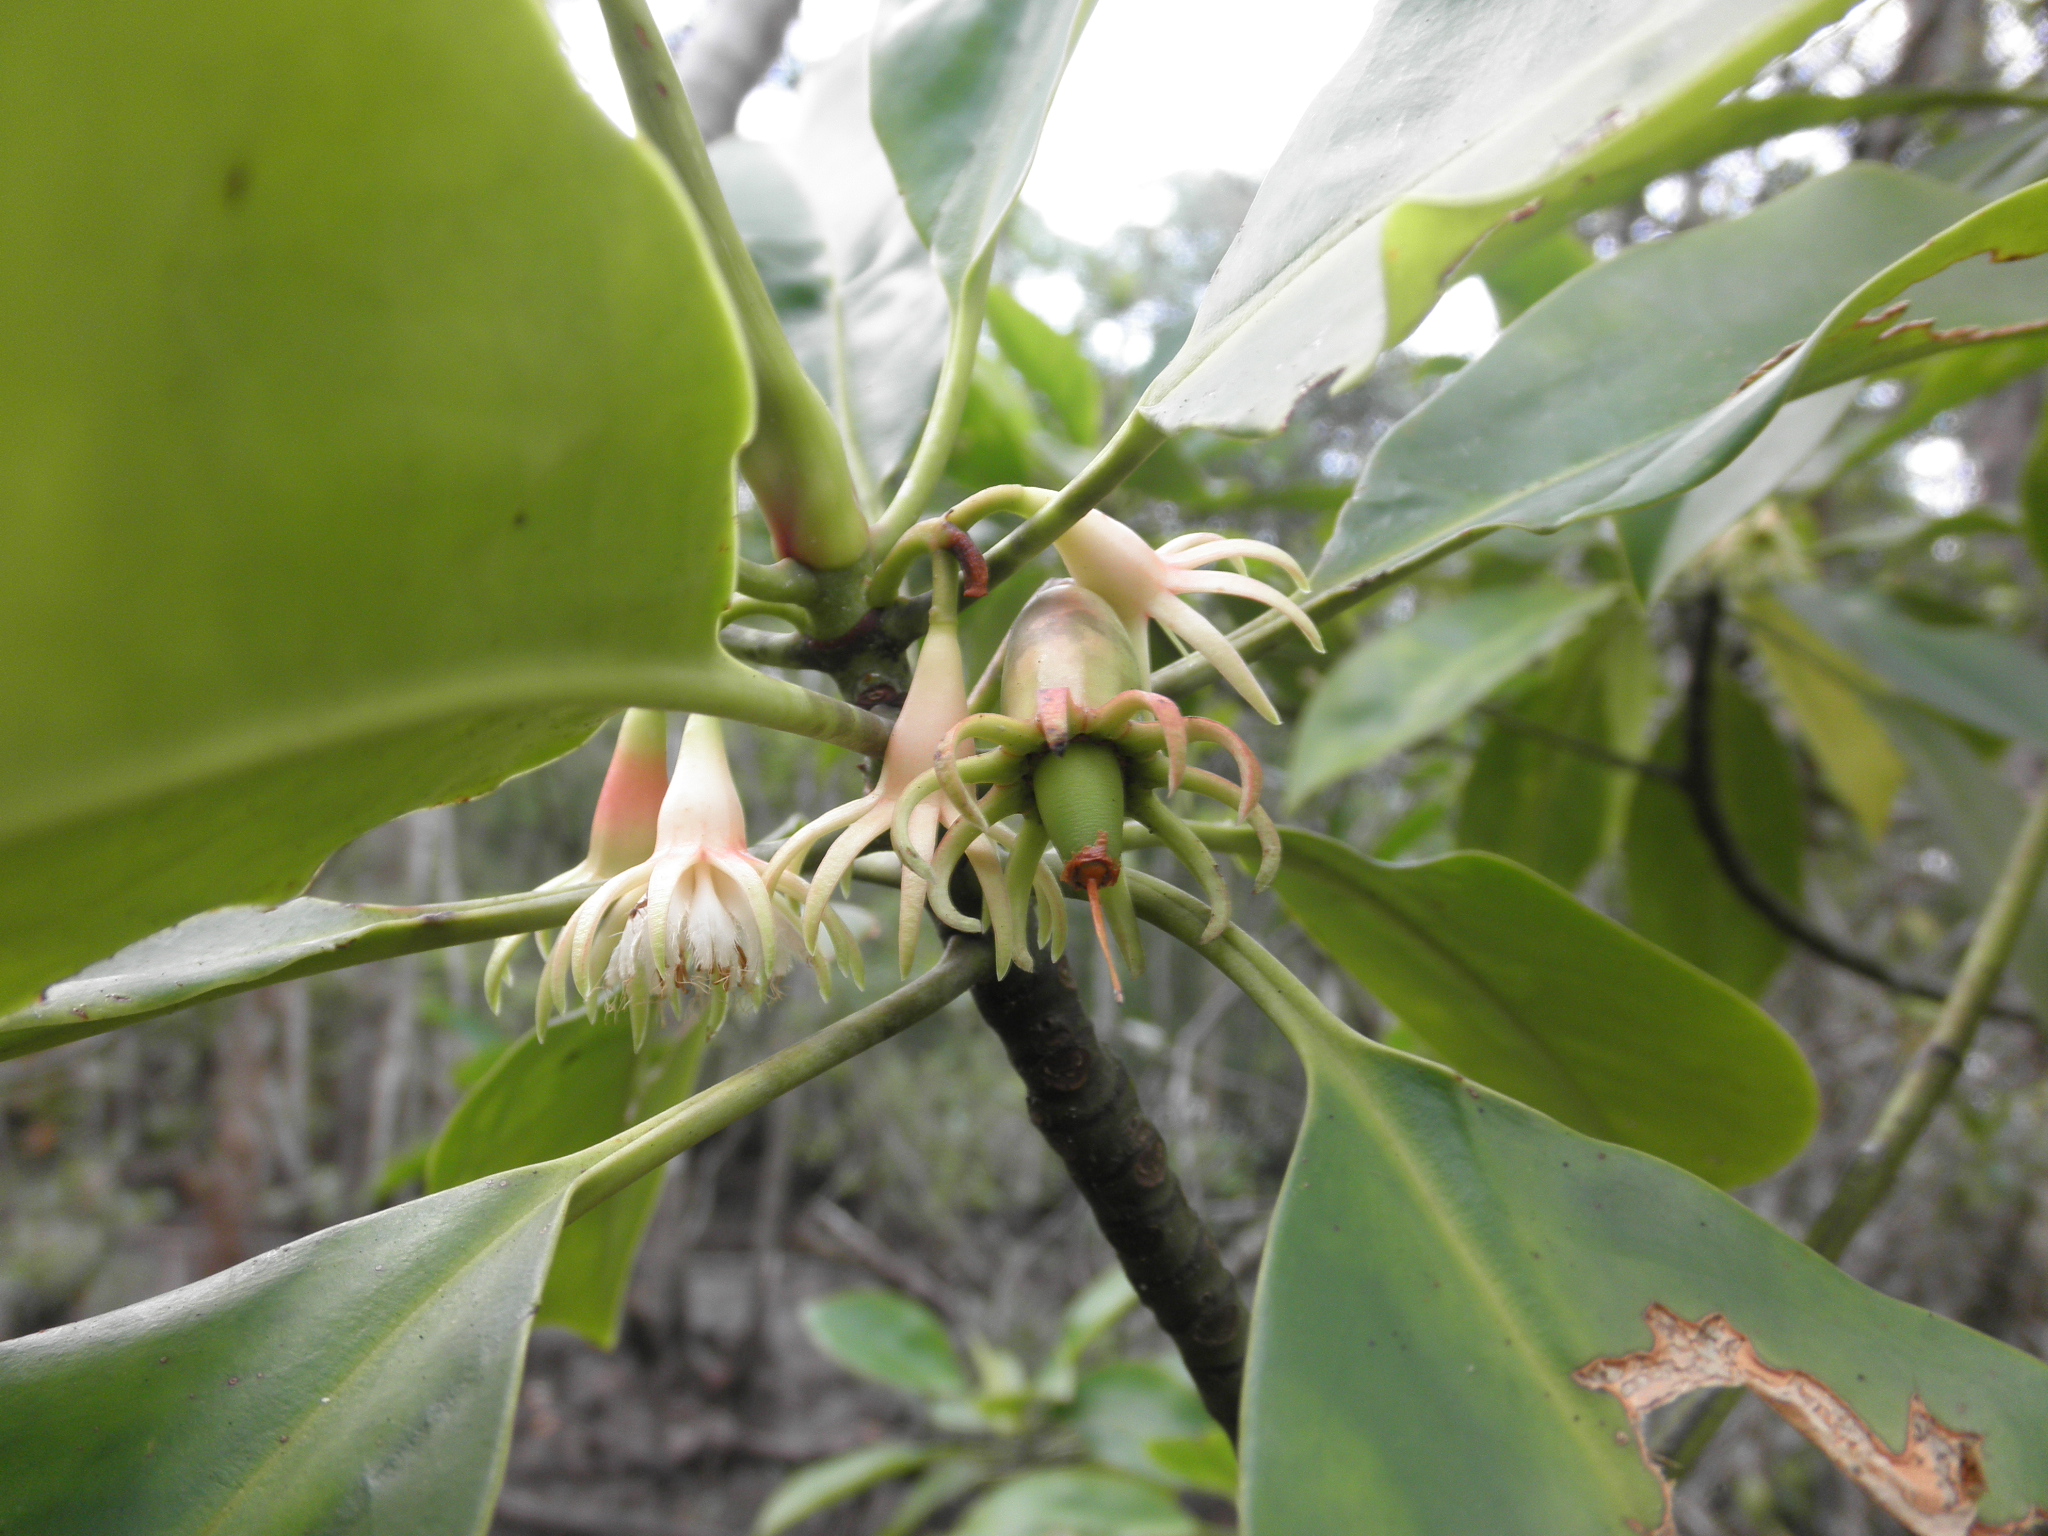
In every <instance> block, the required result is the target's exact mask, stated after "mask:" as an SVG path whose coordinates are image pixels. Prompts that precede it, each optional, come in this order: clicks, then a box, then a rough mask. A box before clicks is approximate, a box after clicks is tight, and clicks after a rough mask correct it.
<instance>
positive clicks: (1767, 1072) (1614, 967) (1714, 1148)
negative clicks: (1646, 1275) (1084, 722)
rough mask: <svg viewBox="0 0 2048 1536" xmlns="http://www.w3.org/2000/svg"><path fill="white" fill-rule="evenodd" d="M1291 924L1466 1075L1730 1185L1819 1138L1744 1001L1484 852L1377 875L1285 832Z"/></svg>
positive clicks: (1382, 869) (1801, 1079)
mask: <svg viewBox="0 0 2048 1536" xmlns="http://www.w3.org/2000/svg"><path fill="white" fill-rule="evenodd" d="M1283 836H1284V838H1285V840H1286V859H1285V862H1284V864H1283V865H1282V867H1281V872H1280V878H1279V880H1278V882H1277V884H1276V889H1277V890H1278V891H1279V893H1280V899H1281V900H1282V901H1283V902H1285V903H1286V906H1287V913H1288V916H1289V917H1290V918H1292V919H1293V920H1294V921H1295V922H1296V923H1299V924H1300V925H1301V927H1302V929H1303V931H1304V932H1306V933H1307V934H1308V936H1309V937H1310V938H1311V939H1313V940H1314V941H1315V942H1316V944H1317V945H1318V946H1319V947H1320V948H1321V949H1322V950H1323V952H1324V953H1325V954H1327V955H1328V956H1329V957H1330V958H1331V959H1333V960H1335V961H1336V962H1337V963H1338V964H1339V965H1341V966H1343V967H1344V968H1345V969H1346V970H1347V971H1349V972H1350V973H1351V974H1352V975H1353V976H1355V977H1357V978H1358V980H1359V981H1360V982H1361V983H1362V984H1363V985H1364V986H1365V987H1366V988H1367V989H1369V990H1370V991H1371V992H1372V993H1373V995H1374V996H1375V997H1377V998H1378V999H1379V1000H1380V1002H1382V1003H1383V1004H1385V1005H1386V1006H1387V1008H1389V1009H1390V1010H1391V1011H1392V1012H1393V1013H1394V1014H1396V1015H1397V1016H1398V1017H1399V1018H1400V1019H1401V1021H1402V1022H1403V1023H1405V1024H1407V1025H1408V1026H1409V1027H1410V1028H1412V1029H1414V1030H1415V1031H1416V1033H1417V1034H1419V1035H1421V1036H1422V1037H1423V1039H1424V1040H1426V1041H1428V1042H1429V1044H1430V1045H1431V1047H1432V1048H1433V1049H1434V1050H1435V1052H1436V1053H1437V1054H1438V1055H1439V1056H1440V1057H1441V1058H1442V1059H1443V1060H1444V1061H1445V1062H1447V1063H1448V1064H1450V1065H1451V1066H1454V1067H1456V1068H1457V1069H1458V1070H1459V1071H1461V1072H1463V1073H1465V1075H1466V1076H1468V1077H1471V1078H1474V1079H1476V1080H1477V1081H1479V1082H1482V1083H1485V1084H1486V1085H1487V1086H1489V1087H1491V1088H1495V1089H1498V1090H1499V1091H1500V1092H1502V1093H1507V1094H1511V1095H1513V1096H1514V1097H1515V1098H1517V1099H1520V1100H1521V1101H1522V1102H1524V1103H1526V1104H1530V1105H1533V1106H1535V1107H1536V1108H1538V1109H1541V1110H1543V1111H1544V1112H1545V1113H1547V1114H1550V1115H1554V1116H1556V1117H1557V1118H1558V1119H1559V1120H1562V1121H1563V1122H1564V1123H1565V1124H1567V1125H1570V1126H1572V1127H1574V1128H1575V1129H1578V1130H1582V1131H1584V1132H1586V1133H1587V1134H1588V1135H1592V1136H1598V1137H1600V1138H1602V1139H1603V1140H1607V1141H1614V1142H1619V1143H1621V1144H1623V1145H1625V1146H1632V1147H1637V1148H1640V1149H1641V1150H1643V1151H1646V1152H1651V1153H1654V1154H1656V1155H1657V1156H1659V1157H1662V1158H1664V1159H1666V1160H1667V1161H1670V1162H1674V1163H1677V1164H1678V1165H1679V1166H1681V1167H1684V1168H1689V1169H1691V1170H1692V1171H1693V1172H1695V1173H1698V1174H1699V1175H1700V1176H1701V1177H1703V1178H1707V1179H1711V1180H1712V1181H1713V1182H1715V1183H1716V1184H1721V1185H1724V1186H1728V1187H1734V1186H1736V1185H1741V1184H1747V1183H1751V1182H1753V1181H1755V1180H1757V1179H1760V1178H1763V1177H1764V1176H1766V1175H1767V1174H1770V1173H1772V1172H1774V1171H1776V1170H1777V1169H1779V1168H1781V1167H1783V1166H1784V1165H1785V1164H1786V1163H1787V1162H1789V1161H1791V1159H1792V1158H1793V1157H1795V1156H1797V1155H1798V1153H1799V1150H1800V1148H1802V1147H1804V1146H1805V1145H1806V1142H1807V1140H1808V1139H1809V1138H1810V1137H1811V1136H1812V1134H1813V1127H1814V1123H1815V1117H1816V1114H1817V1112H1818V1096H1817V1093H1816V1090H1815V1088H1814V1083H1813V1074H1812V1073H1811V1072H1810V1071H1809V1070H1808V1068H1807V1065H1806V1062H1805V1059H1804V1058H1803V1057H1801V1056H1800V1054H1799V1048H1798V1047H1797V1046H1796V1045H1794V1044H1793V1043H1792V1041H1791V1039H1790V1037H1788V1036H1787V1035H1786V1034H1785V1032H1784V1031H1783V1030H1781V1029H1779V1028H1778V1026H1777V1025H1776V1024H1774V1023H1773V1022H1772V1021H1771V1019H1770V1018H1769V1017H1768V1016H1767V1015H1766V1014H1764V1013H1763V1012H1761V1011H1760V1010H1759V1009H1758V1008H1757V1007H1756V1006H1755V1005H1754V1004H1753V1003H1751V1002H1750V1001H1749V1000H1748V999H1746V998H1744V997H1742V996H1740V995H1739V994H1737V993H1736V992H1734V991H1733V990H1731V989H1730V988H1728V987H1726V986H1724V985H1722V984H1721V983H1720V982H1718V981H1715V980H1714V979H1713V978H1711V977H1709V976H1706V975H1703V974H1702V973H1701V972H1699V971H1696V970H1694V969H1693V968H1692V967H1691V966H1690V965H1687V964H1685V963H1684V962H1682V961H1680V960H1678V959H1675V958H1674V957H1673V956H1671V955H1669V954H1667V953H1665V952H1664V951H1662V950H1660V949H1658V948H1657V947H1656V946H1654V945H1652V944H1648V943H1646V942H1644V941H1643V940H1642V939H1640V938H1638V937H1637V936H1636V935H1634V934H1632V933H1630V932H1629V931H1628V930H1627V929H1626V928H1623V927H1622V926H1621V925H1620V924H1619V923H1616V922H1613V921H1611V920H1610V919H1608V918H1605V917H1602V916H1601V915H1600V914H1599V913H1597V912H1595V911H1593V909H1592V908H1590V907H1587V906H1584V905H1582V904H1580V903H1579V902H1577V901H1575V900H1573V899H1572V897H1570V896H1569V895H1567V894H1566V893H1565V892H1563V891H1561V890H1559V889H1558V888H1557V887H1556V886H1554V885H1551V884H1550V883H1549V882H1548V881H1545V880H1542V879H1539V878H1538V877H1537V876H1535V875H1532V874H1530V873H1529V872H1528V871H1527V870H1525V869H1522V868H1520V867H1519V866H1517V865H1514V864H1510V863H1508V862H1507V861H1506V860H1504V859H1498V858H1495V857H1494V856H1492V855H1491V854H1483V853H1459V854H1452V855H1451V856H1450V857H1448V858H1442V859H1432V860H1430V861H1428V862H1427V863H1422V864H1406V865H1400V864H1378V863H1375V862H1373V861H1372V860H1370V859H1367V858H1364V857H1362V856H1361V855H1359V854H1357V853H1355V852H1353V851H1352V850H1351V849H1349V848H1347V847H1345V846H1344V845H1343V844H1342V843H1338V842H1333V841H1332V840H1331V839H1329V838H1326V837H1319V836H1317V835H1315V834H1313V833H1309V832H1300V831H1295V830H1293V829H1288V830H1287V831H1285V832H1284V833H1283Z"/></svg>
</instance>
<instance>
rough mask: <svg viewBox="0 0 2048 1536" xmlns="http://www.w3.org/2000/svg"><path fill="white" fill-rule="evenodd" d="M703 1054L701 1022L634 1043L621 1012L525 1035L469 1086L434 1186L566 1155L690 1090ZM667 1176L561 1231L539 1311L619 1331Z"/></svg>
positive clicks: (545, 1319)
mask: <svg viewBox="0 0 2048 1536" xmlns="http://www.w3.org/2000/svg"><path fill="white" fill-rule="evenodd" d="M703 1055H704V1037H703V1031H702V1030H696V1029H693V1030H692V1031H691V1032H690V1033H689V1034H688V1035H687V1036H685V1037H683V1038H682V1039H680V1040H676V1039H672V1038H669V1037H667V1036H665V1035H664V1036H657V1037H656V1038H655V1039H653V1040H651V1041H650V1042H649V1044H648V1048H647V1050H646V1051H645V1052H644V1053H642V1052H636V1051H635V1050H634V1049H633V1031H632V1029H631V1027H630V1026H629V1024H628V1023H627V1021H626V1019H625V1018H624V1017H623V1016H614V1017H611V1018H607V1019H600V1020H597V1021H596V1022H572V1023H566V1024H557V1025H556V1026H555V1028H554V1029H552V1030H550V1031H549V1032H548V1036H547V1039H546V1040H545V1041H542V1040H538V1039H535V1038H534V1037H533V1036H532V1035H525V1036H523V1037H521V1038H520V1040H519V1041H518V1042H517V1043H516V1044H514V1045H513V1046H512V1048H511V1049H510V1050H508V1051H506V1052H505V1053H504V1054H503V1055H502V1056H500V1057H499V1058H498V1059H497V1061H496V1062H494V1063H493V1064H492V1066H491V1069H490V1071H488V1072H487V1073H485V1074H484V1076H483V1078H482V1079H481V1080H480V1081H479V1082H478V1083H477V1085H476V1086H475V1087H474V1088H472V1089H470V1091H469V1092H468V1093H467V1094H466V1095H464V1097H463V1100H462V1102H461V1103H460V1104H458V1105H456V1107H455V1113H454V1114H452V1115H450V1116H449V1118H448V1124H447V1125H446V1126H444V1127H443V1128H442V1131H441V1134H440V1136H439V1137H438V1138H437V1139H436V1140H435V1142H434V1145H433V1149H432V1151H431V1152H430V1153H429V1154H428V1156H427V1165H426V1186H427V1189H428V1190H429V1192H432V1191H435V1190H442V1189H452V1188H454V1187H455V1186H456V1185H458V1184H467V1183H470V1182H471V1181H472V1180H476V1179H482V1178H487V1177H489V1176H490V1175H491V1174H494V1173H500V1172H503V1171H504V1170H505V1169H508V1168H519V1167H524V1166H526V1165H528V1164H531V1163H542V1162H547V1161H549V1160H550V1159H553V1158H557V1157H566V1156H568V1155H570V1154H572V1153H576V1152H581V1151H582V1150H583V1149H584V1148H585V1147H589V1146H594V1145H596V1144H597V1143H598V1142H600V1141H603V1140H605V1139H606V1138H607V1137H611V1136H616V1135H617V1134H618V1133H619V1132H620V1131H623V1130H625V1129H626V1128H627V1127H628V1126H630V1125H636V1124H638V1123H639V1122H640V1121H642V1120H644V1119H646V1118H647V1117H648V1116H649V1115H651V1114H654V1113H655V1112H657V1111H659V1110H663V1109H667V1108H668V1107H669V1106H670V1105H671V1104H679V1103H681V1102H682V1101H683V1100H684V1099H686V1098H688V1097H689V1096H690V1094H691V1092H692V1091H693V1090H694V1089H695V1087H696V1084H697V1068H698V1065H699V1063H700V1062H701V1061H702V1059H703ZM660 1197H661V1180H660V1179H659V1178H658V1177H649V1178H644V1179H642V1180H640V1182H639V1183H637V1184H635V1185H633V1186H632V1187H631V1188H630V1189H628V1190H626V1191H625V1192H624V1193H623V1194H618V1195H614V1196H613V1197H612V1198H611V1199H609V1200H607V1201H605V1203H604V1204H602V1205H600V1206H598V1207H597V1208H596V1209H595V1210H593V1211H592V1212H591V1213H590V1214H589V1215H587V1216H585V1217H584V1218H583V1219H582V1220H581V1221H579V1222H577V1223H576V1224H575V1225H574V1226H572V1227H570V1228H569V1229H568V1230H567V1231H566V1232H564V1233H563V1234H562V1240H561V1242H560V1243H559V1244H558V1245H557V1246H556V1249H555V1258H554V1263H553V1265H552V1266H551V1267H550V1269H549V1270H548V1279H547V1287H546V1289H545V1290H544V1291H543V1292H542V1294H541V1299H540V1311H539V1313H538V1314H537V1315H536V1317H535V1318H534V1321H535V1322H536V1323H538V1324H541V1325H543V1326H549V1325H552V1326H554V1327H557V1328H567V1329H570V1330H572V1331H573V1332H576V1333H579V1334H581V1335H582V1336H583V1337H584V1338H586V1339H588V1340H589V1341H590V1342H591V1343H593V1344H595V1345H596V1346H597V1347H598V1348H599V1349H612V1348H614V1347H616V1346H617V1344H618V1341H619V1315H620V1311H621V1309H622V1308H623V1307H624V1305H625V1300H626V1285H627V1282H629V1281H630V1280H631V1279H632V1277H633V1260H634V1259H635V1258H636V1257H637V1256H638V1254H639V1252H640V1240H641V1239H642V1238H643V1237H645V1236H646V1234H647V1224H648V1222H650V1221H652V1220H653V1219H654V1206H655V1202H656V1201H657V1200H658V1199H660Z"/></svg>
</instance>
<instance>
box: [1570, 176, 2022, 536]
mask: <svg viewBox="0 0 2048 1536" xmlns="http://www.w3.org/2000/svg"><path fill="white" fill-rule="evenodd" d="M1844 174H1846V173H1844ZM1835 179H1836V178H1835V177H1829V178H1826V180H1835ZM1823 184H1824V183H1823ZM2044 252H2048V183H2040V184H2036V185H2034V186H2030V187H2026V188H2024V189H2022V190H2021V191H2018V192H2014V193H2011V194H2009V195H2008V196H2006V197H2004V198H2001V199H2000V200H1999V201H1997V202H1995V203H1992V204H1990V205H1989V206H1988V207H1985V208H1981V209H1979V210H1977V211H1976V212H1975V213H1972V214H1971V215H1970V216H1969V217H1967V218H1964V219H1960V220H1958V221H1957V222H1956V223H1955V224H1954V225H1953V226H1952V227H1950V228H1948V229H1944V230H1942V231H1941V232H1940V233H1939V234H1937V235H1935V236H1934V237H1933V238H1931V239H1929V240H1927V241H1926V242H1925V243H1924V244H1922V245H1920V246H1918V247H1916V248H1915V249H1913V250H1911V251H1908V252H1906V253H1905V254H1904V255H1902V256H1900V257H1899V259H1898V260H1896V261H1894V262H1892V263H1891V265H1889V266H1887V267H1886V268H1885V269H1884V270H1883V271H1882V272H1879V273H1877V274H1876V275H1875V276H1874V277H1872V278H1871V279H1870V280H1869V281H1868V282H1866V283H1864V284H1862V285H1861V286H1860V287H1858V288H1857V289H1856V290H1855V291H1854V292H1853V293H1850V294H1848V295H1847V296H1846V297H1845V298H1843V299H1842V301H1841V302H1840V303H1839V304H1837V305H1835V306H1834V309H1833V310H1832V312H1831V313H1830V314H1829V315H1828V316H1827V318H1826V319H1825V320H1824V321H1823V322H1822V323H1821V324H1820V326H1819V327H1818V328H1817V329H1815V330H1814V332H1813V334H1812V335H1811V336H1809V337H1807V338H1806V339H1805V340H1804V341H1802V342H1800V343H1799V344H1798V345H1796V346H1787V347H1786V348H1785V349H1784V350H1783V352H1782V353H1781V354H1780V355H1778V356H1775V357H1770V358H1766V359H1764V360H1763V361H1762V362H1761V363H1760V365H1759V366H1758V367H1757V369H1755V370H1754V371H1753V372H1752V373H1751V374H1750V375H1749V376H1747V377H1745V379H1744V380H1743V382H1742V384H1741V385H1740V386H1739V387H1738V388H1736V389H1735V390H1734V392H1733V393H1732V394H1731V395H1730V396H1729V398H1728V399H1727V400H1725V401H1724V402H1722V403H1721V404H1720V405H1719V406H1717V407H1716V408H1715V409H1713V410H1711V411H1708V412H1706V413H1705V414H1704V415H1702V416H1701V417H1700V418H1699V419H1698V420H1697V421H1696V422H1694V423H1692V424H1691V425H1690V426H1688V427H1686V428H1685V429H1684V430H1682V431H1680V432H1677V433H1675V434H1674V435H1673V436H1672V438H1671V440H1670V441H1669V442H1668V443H1666V444H1663V445H1660V448H1659V451H1658V452H1656V453H1655V454H1654V455H1652V456H1650V457H1649V458H1648V459H1647V460H1645V461H1640V462H1639V467H1636V468H1634V471H1633V473H1632V474H1631V475H1630V476H1629V477H1628V479H1627V480H1626V481H1625V482H1624V483H1623V484H1621V485H1619V486H1618V487H1616V488H1615V489H1613V490H1612V491H1610V492H1608V493H1607V494H1606V496H1605V498H1604V500H1603V501H1601V502H1600V503H1599V504H1598V505H1597V506H1596V507H1595V508H1594V509H1593V510H1596V511H1620V510H1622V509H1624V508H1626V507H1630V506H1640V505H1644V504H1646V503H1649V502H1652V501H1657V500H1661V499H1662V498H1664V497H1666V496H1673V495H1677V494H1679V493H1681V492H1683V491H1686V490H1689V489H1691V488H1692V487H1693V486H1695V485H1698V484H1700V483H1701V482H1702V481H1703V480H1705V479H1707V478H1708V477H1709V476H1711V475H1713V474H1716V473H1717V472H1719V471H1720V470H1721V468H1722V467H1723V466H1725V465H1726V464H1727V463H1728V462H1729V461H1730V460H1731V459H1733V458H1734V457H1735V456H1736V455H1737V454H1738V453H1740V452H1741V451H1742V449H1743V448H1744V447H1745V446H1746V445H1747V444H1748V443H1749V442H1751V441H1752V440H1753V439H1754V438H1755V437H1756V435H1757V434H1758V433H1759V432H1760V431H1761V430H1762V429H1763V428H1764V426H1765V424H1766V423H1768V422H1769V421H1770V420H1771V417H1772V416H1773V415H1774V414H1775V413H1776V412H1777V411H1778V410H1779V408H1780V407H1782V406H1783V405H1784V404H1785V402H1787V401H1789V400H1795V399H1797V398H1799V397H1800V396H1802V395H1807V394H1811V393H1813V392H1814V391H1816V390H1822V389H1826V388H1828V387H1829V386H1830V385H1833V384H1839V383H1841V382H1843V381H1845V380H1848V379H1855V378H1859V377H1862V376H1863V375H1866V374H1871V373H1879V372H1889V371H1893V370H1896V369H1899V368H1902V367H1907V366H1910V365H1912V364H1913V363H1916V362H1919V361H1922V360H1924V359H1930V358H1934V357H1939V356H1941V355H1943V354H1944V353H1946V352H1949V351H1951V350H1954V349H1957V348H1962V349H1973V348H1978V347H1988V348H1996V349H1999V350H2000V351H2001V352H2003V353H2004V354H2005V360H2008V361H2009V360H2010V358H2011V357H2012V355H2013V354H2012V353H2011V352H2010V351H2007V350H2006V349H2009V348H2011V347H2012V346H2013V343H2014V340H2015V339H2020V340H2038V339H2039V338H2040V337H2041V336H2042V335H2043V334H2044V333H2048V262H2042V261H2037V260H2035V259H2034V258H2036V257H2039V256H2041V255H2042V254H2043V253H2044Z"/></svg>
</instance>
